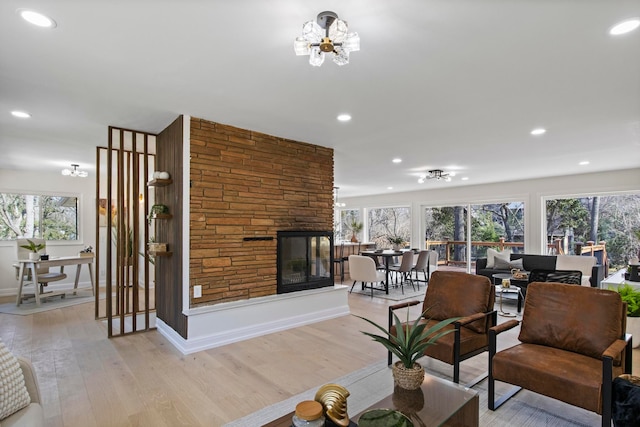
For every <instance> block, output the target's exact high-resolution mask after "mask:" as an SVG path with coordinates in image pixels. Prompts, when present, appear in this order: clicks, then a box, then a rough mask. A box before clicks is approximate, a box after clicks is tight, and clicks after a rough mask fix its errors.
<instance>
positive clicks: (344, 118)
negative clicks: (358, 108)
mask: <svg viewBox="0 0 640 427" xmlns="http://www.w3.org/2000/svg"><path fill="white" fill-rule="evenodd" d="M337 118H338V120H340V121H341V122H348V121H349V120H351V116H350V115H349V114H340V115H339V116H338V117H337Z"/></svg>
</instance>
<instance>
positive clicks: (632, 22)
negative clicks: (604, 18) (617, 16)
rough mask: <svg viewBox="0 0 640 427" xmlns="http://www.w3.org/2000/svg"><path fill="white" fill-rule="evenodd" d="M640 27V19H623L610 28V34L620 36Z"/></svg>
mask: <svg viewBox="0 0 640 427" xmlns="http://www.w3.org/2000/svg"><path fill="white" fill-rule="evenodd" d="M638 27H640V19H638V18H633V19H627V20H626V21H622V22H619V23H617V24H616V25H614V26H613V27H611V29H610V30H609V34H611V35H612V36H619V35H621V34H626V33H628V32H631V31H633V30H635V29H636V28H638Z"/></svg>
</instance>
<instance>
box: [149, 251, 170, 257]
mask: <svg viewBox="0 0 640 427" xmlns="http://www.w3.org/2000/svg"><path fill="white" fill-rule="evenodd" d="M149 255H153V256H171V255H173V252H166V251H162V252H156V251H149Z"/></svg>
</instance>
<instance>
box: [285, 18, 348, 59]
mask: <svg viewBox="0 0 640 427" xmlns="http://www.w3.org/2000/svg"><path fill="white" fill-rule="evenodd" d="M348 31H349V27H348V25H347V22H346V21H343V20H341V19H339V18H338V15H337V14H336V13H335V12H329V11H326V12H321V13H319V14H318V17H317V19H316V22H314V21H308V22H305V23H304V25H303V26H302V36H300V37H296V39H295V40H294V42H293V50H294V51H295V53H296V55H299V56H301V55H309V64H311V65H313V66H314V67H319V66H321V65H322V63H323V62H324V55H325V53H333V62H335V63H336V64H338V65H346V64H348V63H349V53H350V52H356V51H358V50H360V37H359V36H358V33H349V32H348Z"/></svg>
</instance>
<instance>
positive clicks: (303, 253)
mask: <svg viewBox="0 0 640 427" xmlns="http://www.w3.org/2000/svg"><path fill="white" fill-rule="evenodd" d="M332 248H333V232H331V231H279V232H278V293H279V294H283V293H287V292H295V291H303V290H307V289H315V288H322V287H325V286H333V256H332V255H333V250H332Z"/></svg>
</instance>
